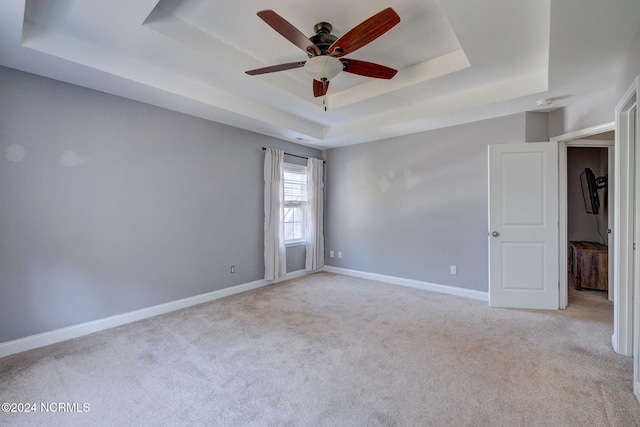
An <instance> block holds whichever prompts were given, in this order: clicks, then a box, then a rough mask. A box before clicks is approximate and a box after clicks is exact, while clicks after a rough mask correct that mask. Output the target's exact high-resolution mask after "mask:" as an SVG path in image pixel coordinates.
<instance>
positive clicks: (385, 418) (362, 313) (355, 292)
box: [0, 273, 640, 427]
mask: <svg viewBox="0 0 640 427" xmlns="http://www.w3.org/2000/svg"><path fill="white" fill-rule="evenodd" d="M612 318H613V308H612V304H611V303H610V302H609V301H607V300H606V296H603V294H602V293H597V292H596V293H594V292H589V291H583V292H576V291H572V292H570V305H569V307H568V308H567V309H566V310H562V311H534V310H512V309H498V308H490V307H488V305H487V304H486V303H484V302H481V301H476V300H471V299H466V298H460V297H455V296H450V295H443V294H438V293H433V292H427V291H422V290H417V289H412V288H404V287H400V286H394V285H388V284H383V283H378V282H374V281H368V280H363V279H357V278H352V277H346V276H341V275H337V274H331V273H318V274H313V275H310V276H306V277H303V278H299V279H295V280H291V281H287V282H283V283H280V284H276V285H272V286H268V287H264V288H260V289H256V290H254V291H250V292H245V293H242V294H238V295H234V296H231V297H227V298H224V299H221V300H217V301H212V302H210V303H206V304H201V305H198V306H194V307H190V308H187V309H184V310H179V311H175V312H172V313H168V314H166V315H162V316H157V317H153V318H150V319H146V320H142V321H139V322H135V323H131V324H127V325H124V326H121V327H118V328H113V329H109V330H105V331H102V332H98V333H95V334H91V335H88V336H84V337H81V338H77V339H74V340H70V341H66V342H63V343H59V344H55V345H51V346H47V347H43V348H39V349H35V350H31V351H28V352H24V353H20V354H15V355H12V356H8V357H5V358H2V359H0V403H2V402H9V403H22V404H25V403H29V404H35V405H36V406H35V408H36V411H35V412H33V411H32V412H30V413H4V412H0V425H2V426H7V425H8V426H13V425H16V426H19V425H24V426H33V425H47V426H53V425H65V426H76V425H77V426H80V425H91V426H100V425H105V426H107V425H108V426H120V425H121V426H137V425H141V426H142V425H144V426H147V425H148V426H161V425H174V426H175V425H203V426H205V425H206V426H332V427H334V426H633V425H639V426H640V404H639V403H638V401H637V400H636V398H635V397H634V395H633V391H632V372H633V360H632V359H631V358H629V357H624V356H620V355H617V354H615V353H614V352H613V351H612V349H611V346H610V340H611V334H612ZM60 404H61V405H60ZM52 408H53V410H51V409H52ZM23 409H24V408H23ZM32 409H33V407H32ZM47 409H48V410H49V412H46V410H47Z"/></svg>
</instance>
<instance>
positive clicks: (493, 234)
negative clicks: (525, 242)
mask: <svg viewBox="0 0 640 427" xmlns="http://www.w3.org/2000/svg"><path fill="white" fill-rule="evenodd" d="M491 235H492V236H493V237H498V236H499V235H500V233H498V232H497V231H494V232H493V233H491Z"/></svg>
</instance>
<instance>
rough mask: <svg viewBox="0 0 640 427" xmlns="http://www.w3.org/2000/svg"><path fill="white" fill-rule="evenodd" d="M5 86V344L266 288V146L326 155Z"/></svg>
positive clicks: (105, 101)
mask: <svg viewBox="0 0 640 427" xmlns="http://www.w3.org/2000/svg"><path fill="white" fill-rule="evenodd" d="M0 88H1V91H0V93H1V95H0V153H1V157H0V342H4V341H9V340H13V339H16V338H20V337H25V336H28V335H32V334H37V333H40V332H45V331H50V330H54V329H57V328H61V327H65V326H69V325H73V324H77V323H82V322H86V321H90V320H94V319H99V318H103V317H107V316H111V315H115V314H119V313H125V312H129V311H132V310H136V309H140V308H144V307H149V306H153V305H156V304H161V303H165V302H168V301H173V300H177V299H181V298H185V297H190V296H193V295H197V294H201V293H204V292H209V291H213V290H217V289H221V288H225V287H229V286H232V285H236V284H240V283H247V282H251V281H254V280H258V279H261V278H262V277H263V275H264V264H263V236H262V233H263V180H262V170H263V158H264V155H263V151H262V150H261V149H260V148H261V147H262V146H263V145H265V146H272V147H277V148H281V149H284V150H285V151H288V152H292V153H296V154H300V155H306V156H314V157H320V156H321V154H322V153H321V152H320V151H318V150H314V149H310V148H306V147H303V146H300V145H297V144H291V143H287V142H284V141H280V140H276V139H273V138H269V137H265V136H261V135H258V134H254V133H250V132H246V131H243V130H239V129H236V128H233V127H229V126H225V125H221V124H217V123H213V122H209V121H206V120H202V119H197V118H194V117H191V116H187V115H184V114H179V113H175V112H171V111H167V110H163V109H160V108H156V107H152V106H149V105H145V104H141V103H138V102H134V101H130V100H126V99H123V98H119V97H115V96H111V95H107V94H104V93H100V92H96V91H91V90H87V89H84V88H80V87H77V86H73V85H69V84H66V83H62V82H57V81H54V80H49V79H45V78H42V77H37V76H34V75H31V74H26V73H22V72H19V71H15V70H11V69H7V68H2V67H0ZM231 265H235V267H236V273H235V274H230V272H229V267H230V266H231ZM288 267H289V268H290V270H299V269H303V268H304V247H297V248H294V249H292V251H291V256H290V260H289V263H288Z"/></svg>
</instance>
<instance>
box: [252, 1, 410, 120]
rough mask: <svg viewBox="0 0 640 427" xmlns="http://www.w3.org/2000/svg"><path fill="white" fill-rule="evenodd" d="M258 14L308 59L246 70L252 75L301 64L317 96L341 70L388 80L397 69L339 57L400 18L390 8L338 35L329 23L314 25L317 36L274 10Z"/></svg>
mask: <svg viewBox="0 0 640 427" xmlns="http://www.w3.org/2000/svg"><path fill="white" fill-rule="evenodd" d="M258 16H259V17H260V18H261V19H262V20H263V21H264V22H266V23H267V24H268V25H269V26H270V27H272V28H273V29H274V30H276V31H277V32H278V33H280V34H281V35H282V36H283V37H284V38H286V39H287V40H289V41H290V42H291V43H293V44H294V45H296V46H298V47H299V48H300V49H302V50H304V51H305V52H306V53H307V55H308V56H309V59H308V60H306V61H297V62H289V63H286V64H279V65H272V66H269V67H263V68H257V69H255V70H249V71H246V73H247V74H249V75H251V76H254V75H257V74H266V73H274V72H276V71H284V70H291V69H294V68H300V67H304V68H305V70H306V71H307V73H309V74H310V75H311V76H312V77H313V95H314V96H316V97H319V96H323V95H326V94H327V89H328V88H329V81H330V80H331V79H333V78H334V77H335V76H337V75H338V74H340V72H341V71H345V72H347V73H353V74H358V75H361V76H366V77H374V78H378V79H390V78H392V77H393V76H395V74H396V73H397V72H398V71H397V70H394V69H393V68H389V67H385V66H384V65H379V64H374V63H372V62H366V61H359V60H356V59H349V58H342V57H343V56H344V55H348V54H350V53H352V52H354V51H356V50H357V49H360V48H361V47H363V46H365V45H367V44H369V43H371V42H372V41H373V40H375V39H377V38H378V37H380V36H381V35H383V34H384V33H386V32H387V31H389V30H390V29H391V28H393V27H394V26H395V25H396V24H398V23H399V22H400V17H399V16H398V14H397V13H396V12H395V11H394V10H393V9H392V8H390V7H389V8H387V9H384V10H383V11H381V12H378V13H377V14H375V15H373V16H372V17H371V18H369V19H367V20H365V21H364V22H362V23H360V24H359V25H357V26H355V27H354V28H352V29H351V30H350V31H348V32H347V33H346V34H344V35H343V36H342V37H340V38H338V37H336V36H334V35H333V34H331V30H332V29H333V27H332V26H331V24H329V23H328V22H320V23H318V24H316V25H315V26H314V28H313V30H314V32H315V33H316V35H315V36H311V37H309V38H307V36H305V35H304V34H303V33H302V32H300V31H299V30H298V29H297V28H296V27H294V26H293V25H291V24H290V23H289V22H287V21H286V20H285V19H284V18H283V17H281V16H280V15H278V14H277V13H276V12H274V11H273V10H262V11H260V12H258ZM338 58H340V59H338ZM326 109H327V108H326V103H325V110H326Z"/></svg>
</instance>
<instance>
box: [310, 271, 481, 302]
mask: <svg viewBox="0 0 640 427" xmlns="http://www.w3.org/2000/svg"><path fill="white" fill-rule="evenodd" d="M323 270H324V271H327V272H329V273H336V274H343V275H345V276H352V277H358V278H361V279H369V280H376V281H378V282H383V283H389V284H392V285H400V286H407V287H410V288H417V289H422V290H425V291H433V292H439V293H441V294H448V295H456V296H459V297H465V298H471V299H477V300H480V301H486V302H489V293H488V292H482V291H474V290H472V289H464V288H456V287H455V286H447V285H437V284H435V283H428V282H421V281H419V280H413V279H403V278H402V277H395V276H385V275H382V274H376V273H367V272H365V271H357V270H348V269H346V268H339V267H332V266H330V265H325V266H324V268H323Z"/></svg>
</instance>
